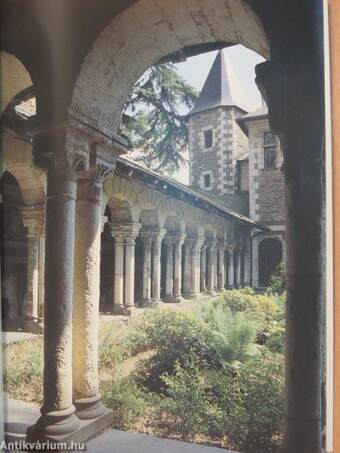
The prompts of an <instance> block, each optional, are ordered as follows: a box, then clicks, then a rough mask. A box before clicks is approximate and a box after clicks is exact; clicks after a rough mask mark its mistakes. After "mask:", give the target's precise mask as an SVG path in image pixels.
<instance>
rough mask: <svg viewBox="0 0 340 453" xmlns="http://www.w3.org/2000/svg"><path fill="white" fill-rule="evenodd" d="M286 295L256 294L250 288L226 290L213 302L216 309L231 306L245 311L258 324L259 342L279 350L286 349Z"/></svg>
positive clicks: (235, 310) (230, 307) (236, 309)
mask: <svg viewBox="0 0 340 453" xmlns="http://www.w3.org/2000/svg"><path fill="white" fill-rule="evenodd" d="M285 300H286V295H285V293H282V294H280V295H278V294H269V293H268V294H255V293H254V291H253V290H252V289H250V288H244V289H241V290H233V291H226V292H225V293H223V295H222V296H221V297H220V298H218V299H215V300H214V301H213V302H212V306H213V307H214V309H218V307H219V306H222V307H225V308H229V309H231V311H232V312H233V313H239V312H241V313H244V315H245V317H246V319H249V320H252V321H253V322H254V323H255V324H256V325H257V343H259V344H261V345H266V346H267V347H268V348H269V349H271V350H273V351H277V352H283V350H284V337H285Z"/></svg>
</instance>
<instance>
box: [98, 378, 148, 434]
mask: <svg viewBox="0 0 340 453" xmlns="http://www.w3.org/2000/svg"><path fill="white" fill-rule="evenodd" d="M101 396H102V400H103V402H104V404H105V405H106V407H109V408H110V409H112V410H113V417H114V419H113V425H114V427H115V428H117V429H132V428H133V427H134V426H135V425H136V424H137V422H138V421H139V420H140V419H143V418H145V414H146V408H147V402H146V395H145V394H144V392H143V390H142V389H141V388H139V387H138V386H137V385H136V384H135V383H134V382H133V381H132V380H131V379H130V378H123V377H120V376H117V375H116V376H115V377H114V379H112V382H110V383H106V384H105V385H104V386H103V387H102V388H101Z"/></svg>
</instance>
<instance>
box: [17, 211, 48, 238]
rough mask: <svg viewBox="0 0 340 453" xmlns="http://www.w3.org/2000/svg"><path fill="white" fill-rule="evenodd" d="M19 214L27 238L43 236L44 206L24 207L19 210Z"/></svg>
mask: <svg viewBox="0 0 340 453" xmlns="http://www.w3.org/2000/svg"><path fill="white" fill-rule="evenodd" d="M21 213H22V219H23V224H24V227H25V228H27V233H28V234H27V235H28V237H39V236H43V235H44V230H45V208H44V206H25V207H23V208H21Z"/></svg>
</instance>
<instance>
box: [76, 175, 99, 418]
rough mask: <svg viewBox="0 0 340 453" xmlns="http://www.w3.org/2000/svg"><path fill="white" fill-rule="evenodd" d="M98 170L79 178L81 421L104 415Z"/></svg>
mask: <svg viewBox="0 0 340 453" xmlns="http://www.w3.org/2000/svg"><path fill="white" fill-rule="evenodd" d="M102 186H103V178H102V176H101V174H100V172H99V171H98V170H97V169H96V168H94V169H91V170H89V171H87V172H83V173H82V174H81V175H80V176H79V177H78V187H77V203H76V229H75V232H76V236H75V253H74V281H73V398H74V405H75V407H76V413H77V416H78V417H79V418H80V419H92V418H97V417H99V416H101V415H102V414H104V412H105V408H104V406H103V404H102V403H101V401H100V395H99V380H98V331H99V280H100V245H101V229H102V228H101V227H102V225H101V223H102V218H101V192H102Z"/></svg>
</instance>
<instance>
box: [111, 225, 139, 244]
mask: <svg viewBox="0 0 340 453" xmlns="http://www.w3.org/2000/svg"><path fill="white" fill-rule="evenodd" d="M141 226H142V225H141V224H140V223H114V222H111V223H109V227H110V230H111V235H112V237H114V238H115V239H117V240H118V241H119V242H124V241H126V242H132V241H133V242H134V241H135V239H136V237H137V236H138V234H139V230H140V228H141Z"/></svg>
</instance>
